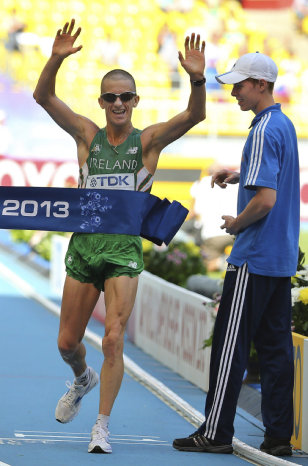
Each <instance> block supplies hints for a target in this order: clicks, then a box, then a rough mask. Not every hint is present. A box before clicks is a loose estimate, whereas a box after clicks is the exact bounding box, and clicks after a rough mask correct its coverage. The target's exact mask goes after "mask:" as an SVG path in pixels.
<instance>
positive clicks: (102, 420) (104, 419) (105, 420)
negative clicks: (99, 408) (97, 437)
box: [96, 414, 110, 430]
mask: <svg viewBox="0 0 308 466" xmlns="http://www.w3.org/2000/svg"><path fill="white" fill-rule="evenodd" d="M109 419H110V416H105V414H98V416H97V419H96V422H97V424H99V425H100V426H101V427H102V428H103V429H105V430H108V425H109Z"/></svg>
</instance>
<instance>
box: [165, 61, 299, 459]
mask: <svg viewBox="0 0 308 466" xmlns="http://www.w3.org/2000/svg"><path fill="white" fill-rule="evenodd" d="M277 74H278V69H277V66H276V64H275V63H274V62H273V60H272V59H271V58H270V57H268V56H266V55H263V54H261V53H248V54H245V55H243V56H242V57H240V58H239V59H238V60H237V62H236V63H235V65H234V66H233V68H232V70H231V71H229V72H227V73H224V74H222V75H219V76H217V77H216V79H217V81H218V82H220V83H223V84H233V89H232V92H231V95H232V96H233V97H235V98H236V100H237V102H238V104H239V106H240V109H241V110H242V111H248V110H252V111H253V113H254V114H255V117H254V119H253V120H252V123H251V126H250V128H251V130H250V133H249V135H248V138H247V141H246V143H245V146H244V150H243V155H242V161H241V170H240V174H239V173H235V172H231V171H229V170H221V171H219V172H217V173H216V174H214V175H213V178H212V186H214V184H217V185H218V186H220V187H221V188H226V187H227V185H228V183H238V182H239V191H238V211H237V217H235V218H234V217H233V216H230V215H223V217H222V218H223V220H224V224H223V225H222V226H221V228H222V229H225V230H226V232H227V233H229V234H231V235H235V237H236V239H235V242H234V246H233V249H232V252H231V255H230V257H229V258H228V268H227V272H226V277H225V282H224V289H223V293H222V298H221V303H220V307H219V311H218V314H217V318H216V323H215V328H214V335H213V345H212V355H211V366H210V383H209V391H208V394H207V398H206V404H205V421H204V423H203V424H202V425H201V426H200V427H199V429H198V430H197V432H195V433H193V434H192V435H190V436H189V437H187V438H182V439H175V440H174V442H173V446H174V448H176V449H178V450H184V451H203V452H212V453H232V451H233V447H232V437H233V433H234V427H233V422H234V417H235V412H236V404H237V400H238V396H239V392H240V389H241V384H242V379H243V374H244V371H245V367H246V366H247V361H248V357H249V350H250V345H251V341H252V340H253V341H254V343H255V347H256V349H257V352H258V357H259V363H260V375H261V388H262V417H263V423H264V426H265V436H264V441H263V443H262V444H261V446H260V449H261V450H262V451H264V452H267V453H269V454H272V455H275V456H285V455H291V454H292V449H291V445H290V439H291V435H292V432H293V374H294V367H293V345H292V335H291V279H290V277H291V276H292V275H294V274H295V273H296V266H297V258H298V237H299V206H300V197H299V194H300V188H299V163H298V150H297V138H296V133H295V129H294V126H293V124H292V122H291V121H290V120H289V118H288V117H287V116H286V115H284V114H283V113H282V112H281V108H280V104H275V102H274V98H273V87H274V82H275V81H276V78H277Z"/></svg>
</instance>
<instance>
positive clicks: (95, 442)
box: [88, 422, 112, 453]
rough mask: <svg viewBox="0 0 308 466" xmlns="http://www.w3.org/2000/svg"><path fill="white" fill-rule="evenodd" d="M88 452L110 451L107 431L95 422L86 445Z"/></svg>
mask: <svg viewBox="0 0 308 466" xmlns="http://www.w3.org/2000/svg"><path fill="white" fill-rule="evenodd" d="M88 452H89V453H112V448H111V445H110V443H109V432H108V430H107V431H106V430H104V429H103V427H101V426H100V425H99V424H98V423H97V422H96V423H95V424H94V426H93V429H92V432H91V442H90V443H89V446H88Z"/></svg>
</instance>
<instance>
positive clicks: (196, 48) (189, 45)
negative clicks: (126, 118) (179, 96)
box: [141, 33, 206, 171]
mask: <svg viewBox="0 0 308 466" xmlns="http://www.w3.org/2000/svg"><path fill="white" fill-rule="evenodd" d="M184 47H185V52H184V56H183V54H182V52H179V60H180V63H181V65H182V67H183V68H184V69H185V71H186V72H187V74H188V75H189V78H190V82H191V93H190V97H189V101H188V106H187V108H186V110H184V112H182V113H180V114H178V115H176V116H175V117H173V118H171V120H169V121H167V122H164V123H158V124H156V125H153V126H149V127H148V128H146V129H145V130H144V131H143V132H142V135H141V142H142V147H143V154H144V163H145V164H146V166H147V168H148V169H149V170H150V171H152V170H155V168H156V164H157V160H158V157H159V154H160V152H161V150H162V149H163V148H164V147H166V146H167V145H168V144H170V143H171V142H173V141H175V140H176V139H178V138H180V137H181V136H183V135H184V134H185V133H186V132H187V131H189V130H190V129H191V128H192V127H193V126H195V125H196V124H197V123H199V122H200V121H202V120H204V119H205V96H206V93H205V85H204V83H202V81H203V79H204V69H205V57H204V49H205V42H204V41H202V44H201V49H200V35H197V36H196V35H195V34H194V33H193V34H191V36H190V37H186V40H185V45H184ZM200 83H201V85H198V84H200Z"/></svg>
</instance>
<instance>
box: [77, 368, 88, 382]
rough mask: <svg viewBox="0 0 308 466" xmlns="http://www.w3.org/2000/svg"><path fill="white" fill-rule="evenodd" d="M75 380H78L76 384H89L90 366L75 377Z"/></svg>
mask: <svg viewBox="0 0 308 466" xmlns="http://www.w3.org/2000/svg"><path fill="white" fill-rule="evenodd" d="M75 382H76V385H87V383H88V382H89V368H88V367H87V368H86V370H85V371H84V372H83V373H82V374H81V375H79V376H78V377H75Z"/></svg>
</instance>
